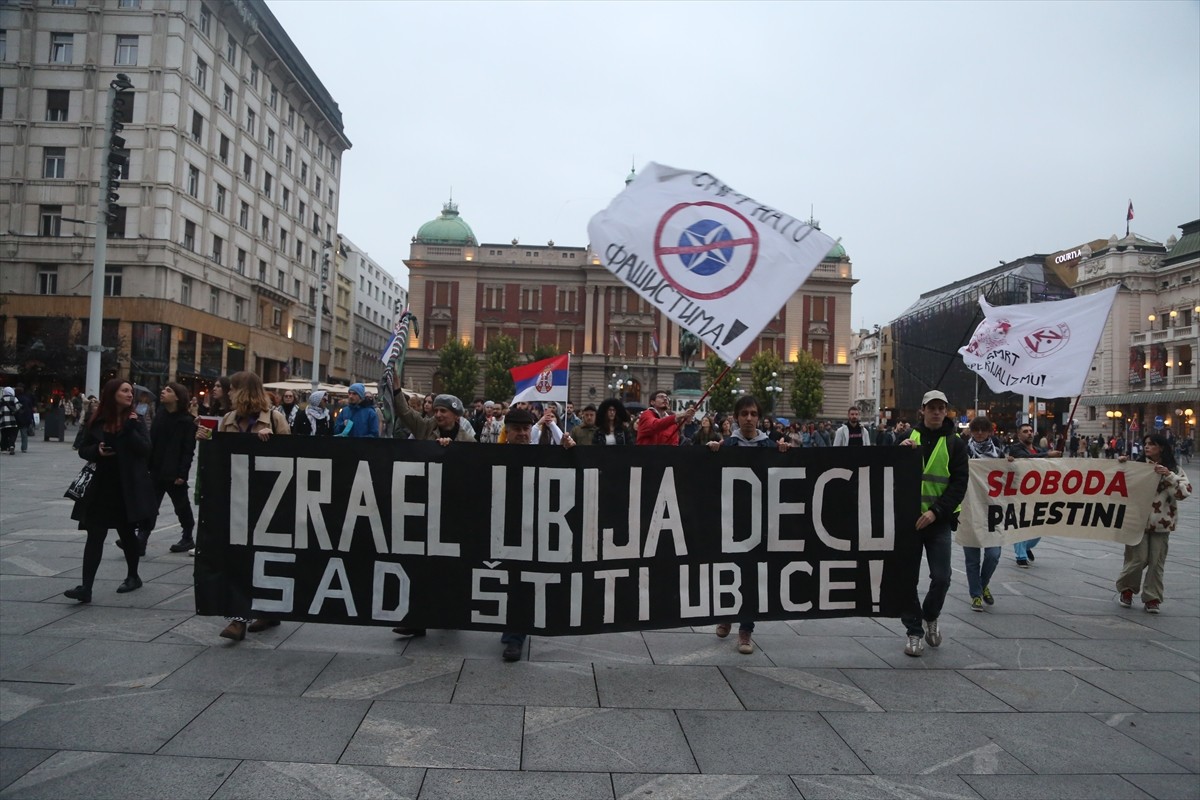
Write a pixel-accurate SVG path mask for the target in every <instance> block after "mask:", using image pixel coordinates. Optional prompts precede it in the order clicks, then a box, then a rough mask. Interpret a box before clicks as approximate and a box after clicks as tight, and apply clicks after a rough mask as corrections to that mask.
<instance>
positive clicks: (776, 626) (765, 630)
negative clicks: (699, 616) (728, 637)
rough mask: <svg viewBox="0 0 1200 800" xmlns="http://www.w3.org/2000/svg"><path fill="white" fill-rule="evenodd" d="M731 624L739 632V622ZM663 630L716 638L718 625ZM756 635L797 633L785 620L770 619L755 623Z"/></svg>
mask: <svg viewBox="0 0 1200 800" xmlns="http://www.w3.org/2000/svg"><path fill="white" fill-rule="evenodd" d="M729 623H730V624H731V625H733V630H734V632H735V633H736V632H737V620H733V619H731V620H729ZM663 630H678V631H683V632H684V633H707V634H708V635H709V636H716V634H717V626H716V625H692V626H691V627H688V628H663ZM754 634H755V635H756V636H757V635H758V634H771V635H779V636H795V635H796V631H795V629H794V628H792V626H791V625H789V624H788V623H787V622H785V621H784V620H778V619H769V620H759V621H757V622H755V624H754Z"/></svg>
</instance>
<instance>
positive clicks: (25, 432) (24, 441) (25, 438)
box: [20, 425, 33, 453]
mask: <svg viewBox="0 0 1200 800" xmlns="http://www.w3.org/2000/svg"><path fill="white" fill-rule="evenodd" d="M32 428H33V425H22V426H21V428H20V430H21V452H22V453H28V452H29V431H30V430H31V429H32Z"/></svg>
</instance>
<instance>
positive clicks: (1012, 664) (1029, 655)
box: [925, 639, 1104, 669]
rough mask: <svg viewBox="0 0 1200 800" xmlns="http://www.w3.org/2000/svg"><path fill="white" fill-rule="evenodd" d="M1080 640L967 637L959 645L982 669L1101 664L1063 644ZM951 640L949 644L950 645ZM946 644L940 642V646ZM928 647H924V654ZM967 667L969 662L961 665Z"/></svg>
mask: <svg viewBox="0 0 1200 800" xmlns="http://www.w3.org/2000/svg"><path fill="white" fill-rule="evenodd" d="M1086 641H1087V640H1083V639H1066V640H1063V643H1062V644H1059V643H1057V642H1052V641H1049V640H1048V639H970V640H966V641H964V642H963V644H964V645H965V646H967V647H969V648H970V649H972V650H974V651H975V652H976V653H978V654H979V655H981V656H983V658H984V659H985V660H986V663H985V664H984V665H983V666H984V668H988V667H1002V668H1004V669H1069V668H1075V669H1089V668H1090V669H1100V668H1102V667H1103V666H1104V665H1102V664H1101V663H1100V662H1098V661H1095V660H1093V659H1090V658H1087V657H1086V656H1084V655H1081V654H1080V653H1078V652H1076V651H1075V650H1068V649H1067V647H1068V645H1069V644H1071V643H1073V642H1085V643H1086ZM953 644H954V643H953V642H951V643H950V645H951V646H953ZM945 646H946V645H942V647H943V648H944V647H945ZM929 650H930V648H928V647H926V648H925V653H926V655H928V654H929ZM961 667H962V668H967V669H969V668H970V667H971V665H969V664H963V665H961Z"/></svg>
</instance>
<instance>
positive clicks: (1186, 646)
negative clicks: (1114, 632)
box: [1063, 639, 1200, 669]
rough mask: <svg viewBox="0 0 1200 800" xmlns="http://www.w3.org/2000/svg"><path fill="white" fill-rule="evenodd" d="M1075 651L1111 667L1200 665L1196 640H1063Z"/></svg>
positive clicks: (1187, 666)
mask: <svg viewBox="0 0 1200 800" xmlns="http://www.w3.org/2000/svg"><path fill="white" fill-rule="evenodd" d="M1063 646H1064V647H1068V648H1070V649H1071V650H1074V651H1075V652H1077V653H1080V654H1082V655H1084V656H1087V657H1088V658H1090V659H1091V660H1092V661H1095V662H1097V663H1099V664H1103V665H1104V666H1106V667H1109V668H1111V669H1144V668H1146V667H1150V666H1153V667H1154V668H1155V669H1196V667H1197V666H1200V641H1186V640H1180V639H1171V640H1170V641H1165V640H1162V639H1151V640H1146V641H1130V640H1127V639H1112V640H1087V641H1071V642H1063Z"/></svg>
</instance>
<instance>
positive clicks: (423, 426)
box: [396, 394, 475, 447]
mask: <svg viewBox="0 0 1200 800" xmlns="http://www.w3.org/2000/svg"><path fill="white" fill-rule="evenodd" d="M431 408H432V414H431V416H428V417H423V416H421V415H420V414H418V413H417V412H415V411H413V410H412V408H410V407H409V405H408V403H397V404H396V416H397V417H398V418H399V419H400V421H401V422H402V423H404V427H406V428H408V430H409V431H410V432H411V433H412V438H414V439H421V440H425V441H430V440H432V441H436V442H437V443H438V444H440V445H442V446H443V447H445V446H446V445H448V444H450V443H451V442H474V441H475V434H474V433H468V432H467V431H466V430H465V429H463V427H462V426H461V425H460V424H459V419H461V418H462V415H463V404H462V400H459V399H458V398H457V397H455V396H454V395H452V394H439V395H437V396H436V397H434V398H433V405H432V407H431Z"/></svg>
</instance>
